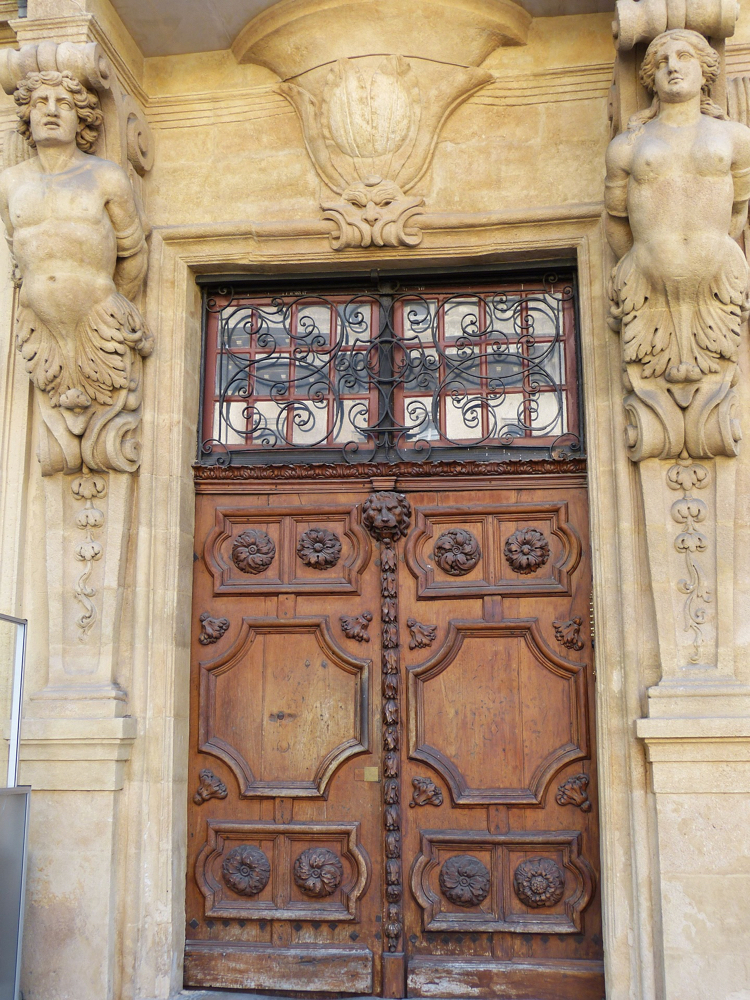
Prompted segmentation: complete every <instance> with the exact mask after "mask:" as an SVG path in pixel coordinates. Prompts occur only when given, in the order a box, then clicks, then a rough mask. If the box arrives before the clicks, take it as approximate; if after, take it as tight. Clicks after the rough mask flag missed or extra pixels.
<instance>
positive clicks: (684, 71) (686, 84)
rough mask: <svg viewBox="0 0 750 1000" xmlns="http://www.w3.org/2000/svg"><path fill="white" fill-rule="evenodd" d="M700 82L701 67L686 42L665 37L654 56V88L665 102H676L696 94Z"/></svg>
mask: <svg viewBox="0 0 750 1000" xmlns="http://www.w3.org/2000/svg"><path fill="white" fill-rule="evenodd" d="M702 86H703V68H702V67H701V64H700V61H699V59H698V57H697V56H696V54H695V52H694V51H693V49H692V48H691V46H690V45H688V44H687V43H686V42H683V41H680V40H678V39H676V38H670V39H668V40H667V41H665V42H664V43H663V44H662V46H661V48H660V49H659V53H658V55H657V57H656V75H655V78H654V89H655V90H656V93H657V94H658V95H659V99H660V100H661V101H663V102H664V103H666V104H679V103H681V102H683V101H689V100H690V99H691V98H693V97H697V96H698V95H699V94H700V92H701V87H702Z"/></svg>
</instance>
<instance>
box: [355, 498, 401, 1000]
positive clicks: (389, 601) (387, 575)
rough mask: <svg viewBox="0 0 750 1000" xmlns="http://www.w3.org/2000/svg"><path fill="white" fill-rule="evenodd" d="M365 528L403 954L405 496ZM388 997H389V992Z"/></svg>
mask: <svg viewBox="0 0 750 1000" xmlns="http://www.w3.org/2000/svg"><path fill="white" fill-rule="evenodd" d="M362 523H363V524H364V526H365V527H366V528H367V530H368V531H369V532H370V534H371V535H372V536H373V538H375V540H376V541H378V542H379V543H380V595H381V602H380V621H381V647H382V681H383V826H384V831H383V833H384V838H385V913H384V919H383V933H384V945H385V947H386V948H387V950H388V952H390V953H395V952H399V951H400V950H401V949H400V947H399V946H400V944H401V938H402V935H403V883H404V879H403V860H402V856H401V745H400V721H401V676H400V670H401V667H400V649H399V647H400V641H399V622H398V551H397V549H396V543H397V542H398V541H399V539H400V538H403V537H404V536H405V535H406V533H407V532H408V530H409V525H410V523H411V507H410V505H409V502H408V500H407V499H406V497H404V496H403V495H402V494H400V493H393V492H389V491H382V492H379V493H373V494H372V495H371V496H369V497H368V498H367V500H366V501H365V503H364V505H363V507H362ZM385 995H389V993H388V992H387V991H386V993H385Z"/></svg>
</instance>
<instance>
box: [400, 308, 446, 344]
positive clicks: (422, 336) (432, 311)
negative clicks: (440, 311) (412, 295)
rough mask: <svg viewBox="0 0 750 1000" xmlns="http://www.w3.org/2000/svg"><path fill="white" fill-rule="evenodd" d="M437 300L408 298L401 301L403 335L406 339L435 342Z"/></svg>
mask: <svg viewBox="0 0 750 1000" xmlns="http://www.w3.org/2000/svg"><path fill="white" fill-rule="evenodd" d="M437 307H438V304H437V300H435V299H408V300H407V301H405V302H402V303H401V315H402V318H403V337H404V339H405V340H406V341H411V340H419V341H422V342H425V341H435V342H437V339H438V337H437V321H436V318H435V317H436V315H437Z"/></svg>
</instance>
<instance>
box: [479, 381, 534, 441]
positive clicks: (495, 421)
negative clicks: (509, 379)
mask: <svg viewBox="0 0 750 1000" xmlns="http://www.w3.org/2000/svg"><path fill="white" fill-rule="evenodd" d="M488 413H489V418H490V438H492V439H493V440H504V439H507V438H519V437H525V436H526V435H527V434H528V428H526V427H525V426H524V406H523V395H522V394H521V393H520V392H509V393H507V395H505V396H500V397H498V398H495V399H490V400H489V404H488Z"/></svg>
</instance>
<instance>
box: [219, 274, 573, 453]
mask: <svg viewBox="0 0 750 1000" xmlns="http://www.w3.org/2000/svg"><path fill="white" fill-rule="evenodd" d="M572 300H573V289H572V286H571V285H569V284H567V283H566V282H564V281H559V280H558V279H557V277H556V276H555V275H550V276H548V277H547V278H545V279H544V281H542V282H537V283H536V284H527V285H523V284H520V285H517V286H515V287H514V288H509V287H502V288H499V289H498V286H495V289H491V290H489V291H482V292H479V291H467V292H463V291H462V292H457V293H448V292H444V291H443V292H434V293H433V292H428V291H424V290H422V291H419V292H417V291H415V292H408V291H405V292H401V293H396V294H387V295H386V294H382V293H380V292H372V291H364V292H362V293H359V294H356V295H349V296H348V297H347V296H346V295H325V294H315V293H310V294H303V293H295V294H289V295H280V296H277V297H275V298H268V297H266V298H262V297H260V296H251V295H249V294H243V293H242V292H241V291H235V290H234V289H232V288H223V289H217V290H216V294H215V295H212V296H211V297H208V298H207V300H206V312H207V316H208V317H209V331H210V336H209V338H208V347H207V350H208V351H209V355H208V356H207V358H206V370H207V372H208V373H209V375H210V380H209V382H208V384H207V390H208V391H207V393H206V397H205V400H204V408H206V412H205V413H204V427H205V428H206V429H209V428H210V433H209V434H208V435H207V436H206V438H205V440H204V441H203V443H202V446H201V459H202V461H203V462H205V463H207V464H220V465H221V464H229V463H230V462H231V461H232V458H233V456H234V455H235V454H236V453H238V452H240V453H243V455H244V456H245V458H244V459H243V460H244V461H248V460H250V457H251V456H252V455H255V456H256V460H259V459H261V456H263V460H268V458H269V457H270V456H271V455H272V454H274V453H278V452H280V451H289V450H294V451H297V452H301V451H304V452H305V454H308V455H309V454H310V452H311V451H313V452H315V451H317V452H318V453H319V452H321V451H324V452H325V453H326V454H327V456H329V457H331V458H334V459H335V458H341V457H343V458H344V459H345V460H346V461H348V462H368V461H372V460H373V459H385V460H391V461H392V460H397V459H400V460H405V461H406V460H411V461H414V460H417V461H420V460H425V459H427V458H429V457H430V455H431V454H432V452H433V451H438V452H446V451H450V449H451V448H453V449H461V450H462V451H465V450H466V449H472V450H476V449H478V448H482V449H486V448H488V447H489V448H495V449H497V448H500V449H503V450H507V449H509V448H513V449H515V450H517V449H518V447H519V446H521V447H523V446H526V447H527V448H530V449H532V450H534V451H535V452H541V453H542V454H544V453H546V454H548V455H552V456H553V457H556V458H558V457H560V455H561V453H562V452H565V451H567V452H570V451H578V450H579V443H578V439H577V437H576V436H575V433H574V430H575V426H576V424H577V417H576V416H575V413H574V411H575V403H574V401H573V395H574V386H573V384H572V383H573V382H574V381H575V380H574V378H573V377H572V376H571V374H570V373H571V371H572V369H571V366H570V363H569V360H568V355H570V357H571V358H572V354H570V348H571V346H572V344H570V343H566V340H567V341H570V340H571V335H572V329H573V324H572V322H571V323H569V324H566V323H565V321H564V315H565V313H566V309H567V310H569V311H570V310H572ZM570 315H572V312H570ZM566 373H567V374H566Z"/></svg>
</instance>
